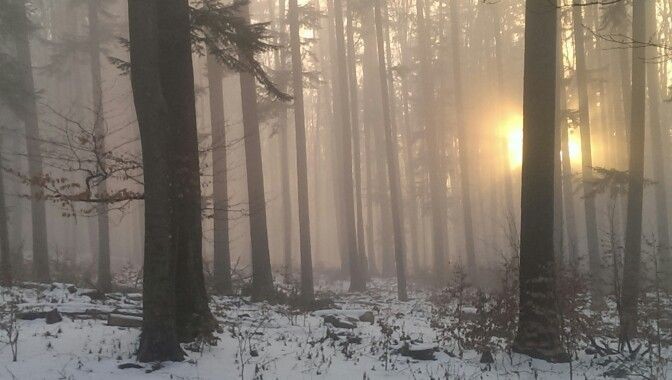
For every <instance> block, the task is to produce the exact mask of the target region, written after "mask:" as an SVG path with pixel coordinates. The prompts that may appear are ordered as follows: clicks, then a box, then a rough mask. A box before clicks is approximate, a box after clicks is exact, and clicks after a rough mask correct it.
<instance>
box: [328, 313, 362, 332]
mask: <svg viewBox="0 0 672 380" xmlns="http://www.w3.org/2000/svg"><path fill="white" fill-rule="evenodd" d="M322 318H324V323H329V324H330V325H332V326H334V327H336V328H340V329H354V328H355V327H357V325H356V324H355V323H352V322H348V321H344V320H341V319H338V318H337V317H336V316H334V315H325V316H323V317H322Z"/></svg>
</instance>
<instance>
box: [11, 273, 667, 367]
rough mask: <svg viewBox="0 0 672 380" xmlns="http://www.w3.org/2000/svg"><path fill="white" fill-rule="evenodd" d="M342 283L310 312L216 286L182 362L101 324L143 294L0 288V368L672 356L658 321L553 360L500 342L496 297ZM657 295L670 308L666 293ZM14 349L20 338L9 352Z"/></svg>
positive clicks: (135, 308)
mask: <svg viewBox="0 0 672 380" xmlns="http://www.w3.org/2000/svg"><path fill="white" fill-rule="evenodd" d="M339 289H342V287H340V288H339V287H334V286H333V285H332V286H331V287H330V288H326V287H324V286H323V287H322V289H321V290H322V292H321V294H322V295H323V296H325V297H328V298H329V300H330V302H329V305H328V307H325V308H323V309H321V310H315V311H312V312H302V311H298V310H293V309H291V308H290V307H288V306H286V305H270V304H267V303H251V302H249V300H248V299H247V298H244V297H214V298H213V300H212V309H213V312H214V313H215V315H216V316H217V318H218V319H219V321H220V324H221V326H222V332H221V333H218V334H217V337H218V338H219V342H218V344H217V345H216V346H210V345H206V344H199V343H192V344H188V345H184V348H185V351H186V352H187V353H188V359H187V360H186V361H184V362H180V363H154V364H141V363H136V362H135V360H134V353H135V350H136V349H137V344H138V337H139V333H140V330H139V329H138V328H137V327H119V326H110V325H109V324H114V325H121V326H136V325H137V323H138V321H141V319H140V316H141V307H142V306H141V305H142V302H141V295H140V294H137V293H126V294H123V293H112V294H108V295H105V296H103V295H100V294H98V293H97V292H95V291H93V290H86V289H78V288H76V287H74V286H69V285H66V284H58V283H55V284H34V283H26V284H23V285H22V286H20V287H14V288H4V289H2V288H0V292H1V294H2V295H1V297H2V298H0V304H1V306H0V307H1V308H2V309H0V312H1V313H2V314H0V315H1V317H2V327H3V328H2V330H0V342H1V343H0V379H119V378H124V379H168V378H170V379H241V378H243V379H253V378H258V379H261V378H264V379H295V378H306V379H308V378H327V379H369V378H371V379H375V378H385V379H413V378H415V379H444V378H449V379H471V378H479V379H480V378H484V379H501V378H522V379H528V378H543V379H549V378H558V379H567V378H569V377H570V373H571V374H572V375H573V376H574V377H576V378H597V377H624V376H637V377H644V378H666V376H667V375H668V374H672V365H671V364H670V363H669V361H668V360H667V359H665V358H669V357H670V351H669V348H668V347H669V331H668V332H667V333H661V332H660V329H661V328H662V327H660V326H658V330H659V334H658V335H656V336H657V337H658V338H659V341H658V342H650V341H642V342H640V343H638V346H635V347H632V348H631V349H630V350H626V351H624V352H622V353H619V352H617V351H616V350H615V348H616V346H614V343H613V342H614V341H613V339H610V338H608V333H607V332H603V331H602V330H601V332H600V334H603V336H604V338H603V337H598V336H595V337H586V336H583V337H582V336H579V334H573V333H571V332H570V333H568V335H567V342H568V343H567V344H568V347H569V348H570V350H571V351H572V354H573V357H574V361H573V362H572V364H571V365H570V364H549V363H546V362H543V361H538V360H532V359H529V358H527V357H525V356H521V355H517V354H513V353H511V352H509V351H508V349H507V339H509V338H508V335H507V334H509V335H511V334H512V333H513V332H512V331H510V332H507V331H504V330H506V328H502V326H504V327H506V323H504V324H502V323H499V322H496V321H495V317H494V316H495V315H497V318H500V319H501V318H507V317H506V311H505V310H503V309H506V306H505V302H504V303H501V300H500V301H497V300H494V299H489V298H487V297H486V296H484V295H483V294H480V293H473V294H471V295H468V292H467V291H465V290H464V289H459V288H458V289H457V290H455V289H451V290H447V291H444V292H442V293H435V294H430V293H425V292H422V291H417V292H415V293H413V294H412V300H411V301H408V302H398V301H397V300H396V297H395V294H394V292H393V291H391V290H390V289H394V288H393V285H392V284H391V283H383V282H376V283H374V284H373V285H372V286H371V290H370V291H369V292H368V293H366V294H356V295H353V294H347V293H345V292H343V291H340V290H339ZM665 306H666V307H667V308H668V310H669V304H665ZM582 314H585V315H587V314H586V313H585V312H582ZM110 315H112V316H113V318H112V319H110ZM114 316H116V319H114V318H115V317H114ZM603 317H604V316H603ZM602 319H604V320H607V321H610V322H606V324H609V323H612V324H615V323H616V322H615V319H613V318H609V317H605V318H602ZM587 320H588V319H585V320H584V319H582V321H583V322H585V321H587ZM120 321H121V322H120ZM506 322H507V323H512V322H513V321H506ZM583 322H582V323H583ZM661 325H662V324H661ZM7 326H13V328H14V330H13V331H15V332H16V331H18V341H17V344H11V343H10V340H11V339H9V335H8V331H10V332H11V331H12V330H11V328H10V329H8V328H7ZM612 327H613V326H612ZM498 329H499V330H498ZM566 330H567V331H570V329H566ZM604 331H606V330H604ZM591 340H592V342H591ZM666 342H667V343H666ZM13 348H16V349H18V352H17V361H16V362H13V361H12V356H13V355H12V352H13Z"/></svg>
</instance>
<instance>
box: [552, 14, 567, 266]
mask: <svg viewBox="0 0 672 380" xmlns="http://www.w3.org/2000/svg"><path fill="white" fill-rule="evenodd" d="M558 25H562V15H561V13H560V12H558ZM555 58H556V60H557V67H556V70H555V72H556V74H555V75H556V77H555V89H556V90H555V91H556V98H555V102H556V106H555V145H554V147H553V150H554V152H555V161H554V165H553V173H554V177H553V182H554V187H555V188H554V194H553V197H554V200H553V202H554V206H553V207H554V211H555V212H554V213H553V214H554V216H555V220H554V222H553V232H554V235H553V246H554V249H555V259H556V261H557V263H559V264H560V265H562V263H563V258H562V257H563V255H564V245H565V241H564V224H565V223H564V220H563V219H564V218H563V217H564V215H563V211H564V210H563V201H564V200H563V198H562V158H561V152H562V127H563V126H564V124H563V117H564V114H563V112H564V108H565V107H564V106H565V104H564V103H565V102H564V98H563V96H564V91H563V89H562V86H563V80H564V79H565V68H564V63H563V61H562V58H563V52H562V27H558V28H557V32H556V57H555Z"/></svg>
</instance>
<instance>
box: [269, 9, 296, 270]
mask: <svg viewBox="0 0 672 380" xmlns="http://www.w3.org/2000/svg"><path fill="white" fill-rule="evenodd" d="M278 5H279V6H278V31H277V32H278V45H279V46H285V45H287V43H286V41H284V39H285V35H286V33H287V28H286V27H285V1H284V0H280V2H279V4H278ZM273 59H274V60H275V62H274V63H275V69H276V70H278V71H279V73H280V78H279V79H278V85H279V87H280V88H281V89H283V90H284V89H285V88H286V87H287V80H288V79H287V76H288V69H287V59H286V58H285V49H278V50H276V51H275V52H274V54H273ZM278 130H279V131H278V133H279V135H280V141H279V144H280V177H281V190H280V191H281V192H282V233H283V236H282V243H283V252H282V253H283V266H284V268H283V270H284V274H285V280H287V281H289V280H290V277H291V274H292V188H291V186H290V179H291V173H290V171H289V157H290V155H289V125H288V123H287V107H285V105H284V104H283V105H281V107H280V112H279V115H278Z"/></svg>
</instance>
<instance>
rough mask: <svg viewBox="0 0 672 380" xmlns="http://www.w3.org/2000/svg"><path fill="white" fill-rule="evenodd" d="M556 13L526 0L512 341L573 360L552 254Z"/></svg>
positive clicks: (525, 349)
mask: <svg viewBox="0 0 672 380" xmlns="http://www.w3.org/2000/svg"><path fill="white" fill-rule="evenodd" d="M556 12H557V4H556V2H555V1H550V2H549V1H548V0H528V1H527V2H526V6H525V69H524V90H523V174H522V196H521V236H520V238H521V247H520V312H519V322H518V332H517V334H516V338H515V341H514V345H513V349H514V351H516V352H519V353H523V354H526V355H529V356H532V357H535V358H539V359H544V360H548V361H553V362H559V361H567V360H569V357H568V356H567V354H566V353H564V350H563V348H562V343H561V341H560V316H559V314H558V305H557V298H556V291H555V263H554V254H553V192H554V174H553V171H554V165H555V163H554V161H555V160H554V159H555V150H554V149H553V147H554V140H555V106H556V104H555V103H556V102H555V96H556V92H555V80H556V71H555V70H556V64H557V60H556V53H557V51H556V46H555V44H556V28H557V13H556Z"/></svg>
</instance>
